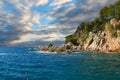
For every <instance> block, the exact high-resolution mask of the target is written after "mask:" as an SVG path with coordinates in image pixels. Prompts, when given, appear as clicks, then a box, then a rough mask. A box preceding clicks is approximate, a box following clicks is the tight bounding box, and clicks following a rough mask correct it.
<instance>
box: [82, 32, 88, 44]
mask: <svg viewBox="0 0 120 80" xmlns="http://www.w3.org/2000/svg"><path fill="white" fill-rule="evenodd" d="M88 35H89V33H88V32H86V33H83V34H82V35H81V37H80V40H81V41H82V42H84V41H85V40H86V39H87V37H88Z"/></svg>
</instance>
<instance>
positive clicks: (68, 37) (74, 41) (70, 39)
mask: <svg viewBox="0 0 120 80" xmlns="http://www.w3.org/2000/svg"><path fill="white" fill-rule="evenodd" d="M68 42H71V43H73V44H74V45H77V44H78V43H77V38H76V37H75V36H74V35H68V36H66V40H65V43H68Z"/></svg>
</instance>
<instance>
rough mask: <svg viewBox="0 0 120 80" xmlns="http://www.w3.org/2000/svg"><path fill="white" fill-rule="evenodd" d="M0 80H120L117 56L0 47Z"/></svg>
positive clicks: (107, 53)
mask: <svg viewBox="0 0 120 80" xmlns="http://www.w3.org/2000/svg"><path fill="white" fill-rule="evenodd" d="M0 80H120V53H109V52H106V53H103V52H99V53H96V52H84V51H79V52H78V51H75V52H73V53H72V54H62V53H50V52H42V51H40V50H29V49H28V48H21V47H0Z"/></svg>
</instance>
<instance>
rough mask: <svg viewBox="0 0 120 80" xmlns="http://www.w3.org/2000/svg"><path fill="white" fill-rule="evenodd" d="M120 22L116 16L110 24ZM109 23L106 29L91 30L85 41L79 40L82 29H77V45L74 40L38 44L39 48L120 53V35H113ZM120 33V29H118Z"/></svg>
mask: <svg viewBox="0 0 120 80" xmlns="http://www.w3.org/2000/svg"><path fill="white" fill-rule="evenodd" d="M118 23H119V24H120V21H118V20H116V19H115V18H113V19H111V20H110V24H111V25H113V27H114V26H115V25H117V24H118ZM108 27H109V24H108V23H106V25H105V29H104V30H103V31H99V32H97V33H93V32H89V35H88V37H87V39H86V40H85V41H84V42H81V41H79V37H80V36H78V34H79V32H80V31H77V33H76V34H75V35H76V36H78V37H77V38H78V39H77V40H78V42H79V45H75V44H73V43H72V42H68V43H66V44H63V45H60V46H54V45H51V46H38V47H37V49H39V50H42V51H49V52H57V53H72V52H73V51H81V50H82V51H95V52H119V53H120V36H118V37H111V35H110V31H109V29H108ZM117 32H118V33H119V32H120V30H117Z"/></svg>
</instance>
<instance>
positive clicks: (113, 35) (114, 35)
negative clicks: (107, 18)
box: [108, 22, 117, 37]
mask: <svg viewBox="0 0 120 80" xmlns="http://www.w3.org/2000/svg"><path fill="white" fill-rule="evenodd" d="M108 29H109V31H110V35H111V37H117V31H116V27H113V25H111V24H110V22H108Z"/></svg>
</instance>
